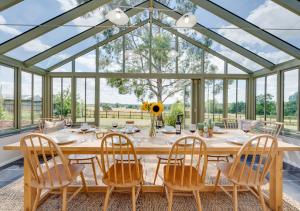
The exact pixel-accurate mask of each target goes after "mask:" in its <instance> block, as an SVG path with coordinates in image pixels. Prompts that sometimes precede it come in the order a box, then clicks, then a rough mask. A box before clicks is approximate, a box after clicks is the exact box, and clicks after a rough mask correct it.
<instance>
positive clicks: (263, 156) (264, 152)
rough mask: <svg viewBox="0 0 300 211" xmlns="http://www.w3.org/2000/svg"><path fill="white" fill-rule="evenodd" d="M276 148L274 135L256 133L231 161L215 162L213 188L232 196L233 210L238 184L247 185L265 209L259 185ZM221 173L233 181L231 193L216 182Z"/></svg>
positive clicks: (236, 201) (271, 161) (272, 159)
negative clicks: (218, 188) (216, 170)
mask: <svg viewBox="0 0 300 211" xmlns="http://www.w3.org/2000/svg"><path fill="white" fill-rule="evenodd" d="M277 148H278V143H277V139H276V138H275V137H274V136H270V135H267V134H262V135H258V136H255V137H253V138H251V139H250V140H249V141H248V142H247V143H245V144H244V145H243V147H242V148H241V149H240V151H239V152H238V154H237V156H236V158H235V159H234V161H233V162H230V163H227V162H219V163H218V164H217V169H218V174H217V177H216V183H215V189H217V187H218V186H219V187H220V188H221V189H222V190H223V191H224V192H225V193H226V194H227V195H229V196H230V197H232V199H233V208H234V211H237V210H238V195H237V191H238V190H237V187H238V186H245V187H247V188H248V189H249V190H250V191H251V192H252V193H253V194H254V195H255V196H256V197H257V198H258V199H259V200H260V203H261V207H262V209H263V210H264V211H266V205H265V202H264V196H263V193H262V189H261V187H262V185H263V184H265V177H266V175H267V173H268V172H269V169H270V167H271V165H272V163H273V161H274V158H275V156H276V152H277ZM221 174H222V175H224V176H225V177H226V178H227V179H229V181H230V182H232V183H233V194H232V195H231V194H230V193H229V192H228V191H227V190H226V189H225V188H224V187H223V186H221V185H219V184H218V183H219V179H220V176H221Z"/></svg>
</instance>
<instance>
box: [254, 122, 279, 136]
mask: <svg viewBox="0 0 300 211" xmlns="http://www.w3.org/2000/svg"><path fill="white" fill-rule="evenodd" d="M282 129H283V123H282V122H270V121H259V122H257V123H256V124H255V125H254V126H253V127H252V129H251V132H254V133H260V134H269V135H271V136H274V137H278V136H279V134H280V132H281V131H282Z"/></svg>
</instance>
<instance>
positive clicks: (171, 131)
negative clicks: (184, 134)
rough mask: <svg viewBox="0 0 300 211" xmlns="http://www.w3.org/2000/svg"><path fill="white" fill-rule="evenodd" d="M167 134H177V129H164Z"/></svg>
mask: <svg viewBox="0 0 300 211" xmlns="http://www.w3.org/2000/svg"><path fill="white" fill-rule="evenodd" d="M162 132H163V133H165V134H176V130H162Z"/></svg>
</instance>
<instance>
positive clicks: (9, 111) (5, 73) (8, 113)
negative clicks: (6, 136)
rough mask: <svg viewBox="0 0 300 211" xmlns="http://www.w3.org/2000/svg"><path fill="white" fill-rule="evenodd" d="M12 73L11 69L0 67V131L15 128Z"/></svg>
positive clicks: (13, 71)
mask: <svg viewBox="0 0 300 211" xmlns="http://www.w3.org/2000/svg"><path fill="white" fill-rule="evenodd" d="M14 73H15V70H14V69H13V68H10V67H7V66H3V65H0V131H2V130H6V129H10V128H13V127H14V126H15V124H14V110H15V109H14V107H15V94H14V90H15V80H14ZM0 133H1V132H0Z"/></svg>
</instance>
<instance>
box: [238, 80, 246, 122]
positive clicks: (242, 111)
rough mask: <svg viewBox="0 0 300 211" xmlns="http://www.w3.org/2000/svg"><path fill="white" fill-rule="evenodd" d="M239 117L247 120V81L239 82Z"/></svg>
mask: <svg viewBox="0 0 300 211" xmlns="http://www.w3.org/2000/svg"><path fill="white" fill-rule="evenodd" d="M237 83H238V86H237V114H238V115H237V116H238V118H239V119H246V90H247V87H246V80H237Z"/></svg>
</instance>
